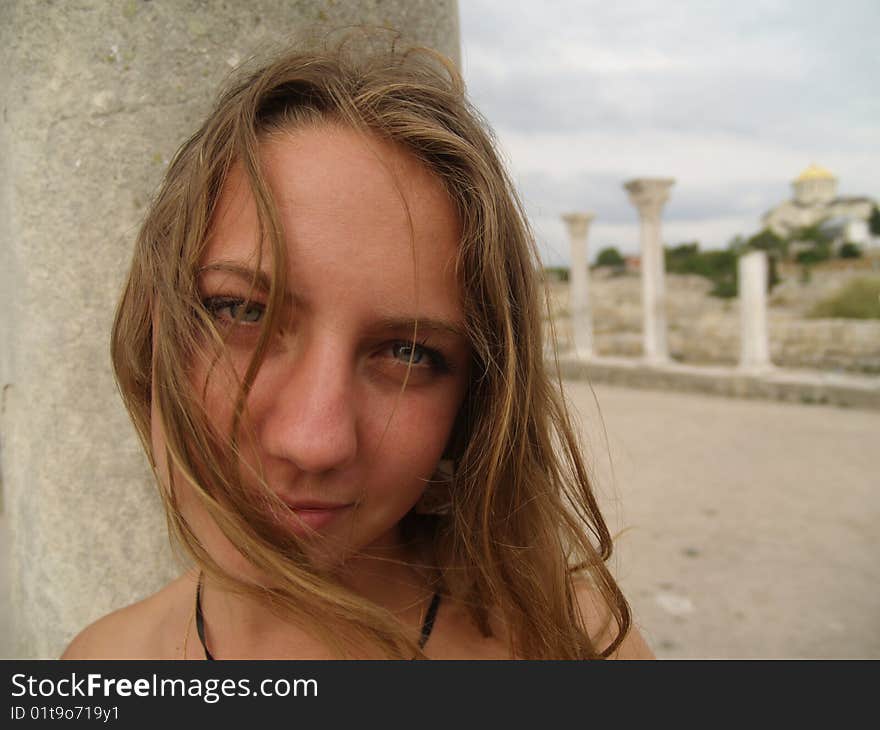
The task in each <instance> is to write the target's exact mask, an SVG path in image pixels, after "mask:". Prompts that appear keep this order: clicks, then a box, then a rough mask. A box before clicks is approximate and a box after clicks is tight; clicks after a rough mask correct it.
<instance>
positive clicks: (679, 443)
mask: <svg viewBox="0 0 880 730" xmlns="http://www.w3.org/2000/svg"><path fill="white" fill-rule="evenodd" d="M566 391H567V393H568V396H569V399H570V402H571V404H572V405H573V406H574V408H575V410H576V411H577V412H578V413H579V414H580V416H581V421H582V428H583V434H584V436H585V438H586V439H587V441H588V446H589V451H590V452H591V453H592V454H593V462H594V467H595V471H596V475H597V482H598V490H599V492H600V494H601V495H602V496H601V499H602V501H603V504H604V505H605V509H606V517H607V519H608V521H609V523H610V525H611V526H612V530H613V531H617V532H619V533H620V534H619V538H618V543H617V553H616V555H615V556H614V557H613V558H612V563H613V568H614V570H615V573H616V575H617V576H618V579H619V580H620V582H621V584H622V586H623V588H624V591H625V593H626V594H627V597H628V598H629V599H630V602H631V604H632V606H633V610H634V614H635V617H636V621H637V623H638V625H639V626H640V628H641V630H642V632H643V634H644V635H645V637H646V638H647V640H648V642H649V643H650V644H651V646H652V647H653V649H654V651H655V652H656V654H657V655H658V657H661V658H819V657H827V658H845V657H846V658H855V657H865V658H867V657H870V658H880V530H878V529H877V525H878V523H880V519H878V518H880V448H878V444H880V441H878V434H880V412H876V411H857V410H851V409H841V408H833V407H828V406H809V405H801V404H788V403H777V402H771V401H753V400H749V401H745V400H733V399H727V398H720V397H710V396H701V395H692V394H681V393H662V392H653V391H640V390H627V389H621V388H612V387H609V386H604V385H603V386H596V387H595V395H594V392H593V391H591V389H590V387H589V385H588V384H587V383H583V382H568V383H567V384H566ZM600 414H601V418H600ZM603 423H604V429H603ZM606 434H607V437H606ZM609 446H610V449H609ZM609 450H610V461H609Z"/></svg>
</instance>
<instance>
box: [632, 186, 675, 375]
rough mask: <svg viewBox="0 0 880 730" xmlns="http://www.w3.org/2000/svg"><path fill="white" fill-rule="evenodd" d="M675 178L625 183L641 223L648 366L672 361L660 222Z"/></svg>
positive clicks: (645, 350)
mask: <svg viewBox="0 0 880 730" xmlns="http://www.w3.org/2000/svg"><path fill="white" fill-rule="evenodd" d="M674 184H675V180H673V179H672V178H638V179H636V180H630V181H629V182H627V183H624V186H623V187H624V188H625V189H626V191H627V192H628V193H629V199H630V201H632V204H633V205H635V206H636V208H637V209H638V211H639V218H640V222H641V236H640V238H641V247H642V256H641V270H642V322H643V326H642V351H643V356H644V358H645V359H646V360H647V361H648V362H653V363H662V362H666V361H667V360H668V359H669V345H668V344H667V337H666V262H665V259H664V254H663V239H662V237H661V235H660V218H661V213H662V211H663V206H664V204H665V203H666V201H667V200H669V189H670V188H671V187H672V186H673V185H674Z"/></svg>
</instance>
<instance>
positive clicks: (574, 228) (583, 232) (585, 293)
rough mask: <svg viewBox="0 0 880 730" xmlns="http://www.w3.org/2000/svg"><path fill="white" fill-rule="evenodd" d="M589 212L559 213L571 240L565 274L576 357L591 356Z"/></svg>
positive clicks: (573, 347) (591, 217)
mask: <svg viewBox="0 0 880 730" xmlns="http://www.w3.org/2000/svg"><path fill="white" fill-rule="evenodd" d="M593 218H594V216H593V214H592V213H566V214H565V215H563V216H562V220H563V221H565V225H566V227H567V228H568V237H569V240H570V242H571V268H570V269H569V275H568V311H569V316H570V318H571V334H572V337H571V344H572V350H573V351H574V354H575V356H576V357H581V358H589V357H592V356H593V316H592V313H591V309H590V289H589V284H590V277H589V274H588V265H589V264H588V262H589V255H588V249H587V232H588V230H589V227H590V221H592V220H593Z"/></svg>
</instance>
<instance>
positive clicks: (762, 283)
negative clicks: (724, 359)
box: [738, 251, 772, 372]
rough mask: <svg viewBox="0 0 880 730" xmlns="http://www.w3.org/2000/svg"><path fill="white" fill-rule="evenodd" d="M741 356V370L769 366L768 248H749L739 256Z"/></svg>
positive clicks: (762, 368)
mask: <svg viewBox="0 0 880 730" xmlns="http://www.w3.org/2000/svg"><path fill="white" fill-rule="evenodd" d="M738 265H739V306H740V360H739V366H740V368H741V369H743V370H748V371H752V372H754V371H761V370H767V369H768V368H770V367H771V366H772V365H771V362H770V344H769V338H768V335H767V252H766V251H752V252H750V253H747V254H745V255H744V256H741V257H740V259H739V264H738Z"/></svg>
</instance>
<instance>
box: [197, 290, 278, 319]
mask: <svg viewBox="0 0 880 730" xmlns="http://www.w3.org/2000/svg"><path fill="white" fill-rule="evenodd" d="M204 306H205V309H207V310H208V311H209V312H210V313H211V314H212V315H213V317H214V318H215V319H218V320H221V321H224V322H244V323H246V324H256V323H257V322H259V321H260V320H261V319H262V317H263V313H264V312H265V307H264V306H263V305H262V304H258V303H257V302H250V301H247V300H245V299H232V298H229V297H209V298H208V299H206V300H205V301H204Z"/></svg>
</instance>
